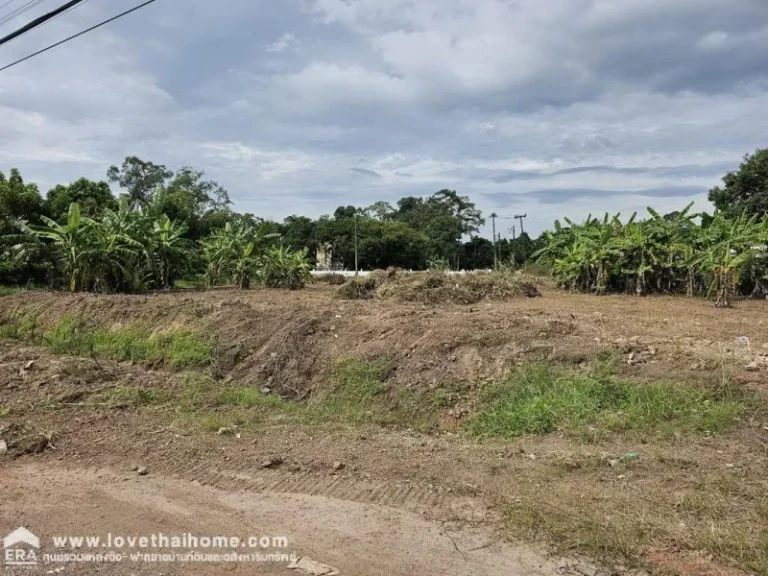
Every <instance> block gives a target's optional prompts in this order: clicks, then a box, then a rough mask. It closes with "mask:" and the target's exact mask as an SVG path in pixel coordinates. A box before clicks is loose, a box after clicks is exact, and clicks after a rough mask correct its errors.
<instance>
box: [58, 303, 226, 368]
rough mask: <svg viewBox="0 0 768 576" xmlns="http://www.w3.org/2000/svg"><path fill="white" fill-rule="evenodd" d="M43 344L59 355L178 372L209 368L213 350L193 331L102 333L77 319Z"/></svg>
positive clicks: (122, 330) (127, 329)
mask: <svg viewBox="0 0 768 576" xmlns="http://www.w3.org/2000/svg"><path fill="white" fill-rule="evenodd" d="M43 344H44V345H46V346H47V347H48V348H50V349H51V350H53V351H54V352H57V353H60V354H73V355H80V356H95V357H105V358H114V359H116V360H129V361H132V362H137V363H148V362H162V363H164V364H168V365H170V366H173V367H176V368H183V367H201V366H207V365H208V364H210V362H211V355H212V349H213V346H212V343H211V342H210V341H209V340H208V339H205V338H203V337H201V336H200V335H198V334H196V333H194V332H191V331H186V330H176V331H173V332H163V333H153V332H152V331H151V330H150V329H149V328H148V327H147V326H144V325H142V324H131V325H129V326H126V327H123V328H117V329H114V330H103V329H99V328H95V327H93V326H91V325H89V324H88V323H87V322H85V321H84V320H83V319H82V318H80V317H75V316H68V317H65V318H64V319H62V320H61V321H60V322H59V323H58V324H57V325H56V326H54V327H53V328H52V329H50V330H48V331H47V332H46V333H45V334H44V336H43Z"/></svg>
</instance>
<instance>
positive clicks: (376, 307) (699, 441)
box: [0, 285, 768, 575]
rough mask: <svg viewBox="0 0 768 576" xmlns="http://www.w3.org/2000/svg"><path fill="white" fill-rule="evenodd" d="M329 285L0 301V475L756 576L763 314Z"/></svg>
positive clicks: (610, 563) (764, 426)
mask: <svg viewBox="0 0 768 576" xmlns="http://www.w3.org/2000/svg"><path fill="white" fill-rule="evenodd" d="M336 290H337V288H336V287H334V286H321V285H314V286H311V287H310V288H308V289H307V290H305V291H302V292H287V291H286V292H282V291H274V290H270V291H265V290H252V291H245V292H240V291H234V290H219V291H211V292H184V293H167V294H156V295H147V296H91V295H66V294H50V293H38V292H35V293H24V294H12V295H8V296H3V297H2V298H0V335H2V338H3V339H2V340H0V438H1V439H3V440H5V441H6V443H7V445H8V449H9V451H8V454H6V455H5V456H0V467H7V468H8V470H11V469H13V470H14V471H15V472H14V473H23V471H24V470H30V469H33V468H34V467H35V466H39V465H45V464H48V465H51V466H66V467H67V468H71V469H75V470H82V471H86V470H91V469H99V468H109V469H110V470H112V471H113V473H115V474H118V475H120V474H127V475H130V470H131V467H132V466H133V465H134V464H140V465H142V466H146V467H147V468H148V469H149V470H150V475H152V476H153V477H155V476H156V477H168V478H171V477H173V478H177V479H180V480H197V481H199V482H201V483H204V484H209V485H211V486H212V487H215V488H216V489H218V490H224V491H238V490H246V491H251V492H257V493H265V494H266V493H269V494H271V493H288V494H311V495H322V496H328V497H331V498H335V499H337V500H343V501H348V502H356V503H368V504H371V505H374V506H388V507H394V508H397V509H399V510H403V511H405V512H407V513H409V514H412V513H415V514H419V515H421V516H422V517H424V518H426V519H427V520H429V521H430V522H434V523H436V525H439V526H443V527H445V528H446V529H447V530H449V532H450V530H468V529H470V528H471V529H473V530H481V531H482V532H483V533H484V534H493V535H494V536H493V539H494V540H493V541H494V542H495V544H494V545H497V544H498V542H502V541H504V540H508V541H509V542H517V543H519V542H521V541H523V542H528V543H530V545H531V546H532V547H533V549H534V550H535V551H536V553H546V552H548V553H554V554H555V555H557V557H564V558H570V559H574V558H575V559H576V560H568V561H560V563H559V564H558V565H554V564H553V565H551V566H549V568H547V569H548V570H550V572H546V571H544V572H543V573H558V572H556V570H571V572H567V571H566V572H561V573H574V574H578V573H579V572H578V571H575V570H592V571H593V572H594V571H595V570H602V571H604V572H605V573H610V572H609V570H610V569H611V568H615V569H617V570H618V571H619V572H620V573H626V572H627V571H629V570H632V569H637V570H645V571H648V572H651V573H658V574H675V573H677V574H690V575H693V574H697V575H698V574H728V575H729V574H741V573H766V572H768V544H766V543H768V505H766V502H768V481H767V480H766V478H768V474H766V473H767V472H768V466H767V465H766V462H767V461H768V455H767V454H766V450H768V409H767V408H766V406H768V399H767V391H768V346H766V345H768V314H766V310H765V302H760V301H743V302H739V303H738V304H737V307H736V308H734V309H732V310H718V309H715V308H713V307H712V305H711V303H709V302H706V301H703V300H698V299H686V298H682V297H650V298H635V297H629V296H605V297H594V296H587V295H573V294H565V293H560V292H555V291H553V290H550V289H546V288H542V289H541V290H542V292H543V297H541V298H526V297H520V298H515V299H513V300H508V301H492V302H480V303H475V304H471V305H456V304H451V305H441V306H434V305H424V304H421V303H418V302H413V303H409V302H397V301H392V300H376V299H374V300H362V301H360V300H342V299H339V298H337V296H336ZM29 466H32V467H33V468H25V467H29ZM83 473H84V474H85V472H83ZM62 496H63V495H62ZM457 533H458V532H457ZM462 534H464V532H462ZM484 543H485V542H481V543H480V544H478V545H484ZM467 546H468V547H470V548H471V547H472V546H469V545H467ZM459 548H461V546H460V547H459ZM456 553H457V554H459V556H461V554H467V551H466V550H465V549H462V550H461V552H456ZM319 560H321V561H322V558H319ZM344 562H345V561H344V558H341V559H340V560H338V562H337V563H340V565H344ZM578 562H580V564H579V567H578V569H576V568H568V567H567V566H570V565H571V564H573V563H578ZM592 563H595V564H594V565H592ZM566 565H567V566H566ZM349 566H352V564H349ZM601 567H602V568H601ZM616 567H618V568H616ZM355 568H357V569H359V567H358V566H357V565H355ZM401 568H402V570H403V571H406V568H405V567H401ZM472 569H481V565H477V566H474V567H472V566H468V567H467V570H468V572H467V573H471V570H472ZM395 573H398V572H395ZM513 573H514V572H513ZM521 573H525V572H521Z"/></svg>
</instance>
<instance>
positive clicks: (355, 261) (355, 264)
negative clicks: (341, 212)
mask: <svg viewBox="0 0 768 576" xmlns="http://www.w3.org/2000/svg"><path fill="white" fill-rule="evenodd" d="M357 270H358V268H357V208H355V276H357Z"/></svg>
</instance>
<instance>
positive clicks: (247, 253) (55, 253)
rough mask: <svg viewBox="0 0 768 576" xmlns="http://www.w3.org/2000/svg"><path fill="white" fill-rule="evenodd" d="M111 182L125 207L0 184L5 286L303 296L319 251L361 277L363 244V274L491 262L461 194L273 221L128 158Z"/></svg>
mask: <svg viewBox="0 0 768 576" xmlns="http://www.w3.org/2000/svg"><path fill="white" fill-rule="evenodd" d="M107 178H108V180H109V181H110V182H112V183H114V184H117V185H118V186H119V187H120V188H121V189H122V194H120V195H119V196H118V197H116V196H115V195H113V193H112V191H111V190H110V185H109V184H108V183H107V182H94V181H91V180H88V179H86V178H80V179H78V180H76V181H74V182H72V183H71V184H67V185H64V184H60V185H57V186H55V187H53V188H51V189H50V190H49V191H48V193H47V194H46V196H45V198H43V197H42V196H41V194H40V192H39V190H38V188H37V187H36V186H35V185H34V184H26V183H24V181H23V180H22V177H21V175H20V174H19V172H18V171H17V170H15V169H14V170H11V172H10V177H9V178H8V179H6V178H5V176H4V175H3V174H2V173H0V284H28V283H32V284H41V285H51V286H60V287H66V288H68V289H70V290H100V291H120V292H137V291H141V290H145V289H162V288H167V287H171V286H173V285H174V283H175V282H176V281H177V280H179V279H182V278H184V279H189V278H193V277H197V276H201V277H203V278H204V279H205V282H206V284H208V285H209V286H214V285H217V284H234V285H236V286H239V287H241V288H246V287H248V286H249V285H251V283H252V282H254V281H255V282H263V283H266V284H268V285H273V286H285V287H288V288H297V287H301V286H303V285H304V283H305V282H306V279H307V277H308V273H309V269H310V268H311V265H314V260H315V257H316V250H317V247H318V246H321V245H323V246H327V245H330V246H332V252H331V262H330V264H331V266H332V267H334V268H346V269H353V268H354V265H355V237H356V236H357V254H358V266H359V268H360V269H363V270H370V269H376V268H387V267H389V266H397V267H401V268H406V269H425V268H427V267H428V266H429V265H430V263H434V262H440V263H443V264H444V266H445V267H450V268H465V269H475V268H490V267H491V266H493V263H494V254H493V244H492V242H491V241H490V240H487V239H485V238H481V237H480V236H477V235H476V234H477V233H478V230H479V227H480V226H481V225H482V224H483V223H484V220H483V218H482V215H481V213H480V211H479V210H478V209H477V208H476V207H475V205H474V204H473V203H472V202H471V201H470V200H469V199H468V198H466V197H464V196H460V195H458V194H457V193H456V192H455V191H453V190H440V191H439V192H437V193H435V194H433V195H431V196H429V197H426V198H418V197H406V198H402V199H401V200H400V201H398V202H397V204H396V206H392V205H391V204H389V203H387V202H376V203H374V204H372V205H371V206H368V207H367V208H360V207H355V206H340V207H339V208H337V209H336V211H335V212H334V213H333V214H332V215H326V216H321V217H320V218H318V219H312V218H309V217H306V216H297V215H293V216H289V217H287V218H286V219H285V220H284V221H283V222H272V221H268V220H264V219H262V218H258V217H256V216H254V215H252V214H240V213H237V212H235V211H233V210H232V209H231V207H230V205H231V202H230V199H229V195H228V193H227V191H226V190H225V189H224V188H223V187H221V186H220V185H219V184H218V183H216V182H214V181H211V180H207V179H206V178H205V174H204V173H203V172H201V171H197V170H195V169H193V168H191V167H188V166H186V167H183V168H181V169H180V170H178V171H175V172H174V171H172V170H170V169H168V168H167V167H166V166H164V165H162V164H155V163H153V162H148V161H145V160H142V159H140V158H137V157H135V156H129V157H127V158H126V159H125V160H124V161H123V163H122V164H121V165H120V166H112V167H110V168H109V170H108V171H107ZM467 237H469V239H468V240H466V239H467ZM534 247H535V243H534V242H533V241H532V240H531V239H530V238H529V237H528V236H527V235H523V237H522V238H519V239H518V241H517V242H515V243H513V242H510V241H509V240H506V239H504V240H500V241H499V242H498V243H497V249H498V252H497V258H498V259H499V260H506V261H512V260H514V261H515V262H517V263H522V262H524V261H525V259H526V258H527V257H528V255H530V254H531V253H532V252H533V251H534Z"/></svg>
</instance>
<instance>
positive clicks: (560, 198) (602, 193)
mask: <svg viewBox="0 0 768 576" xmlns="http://www.w3.org/2000/svg"><path fill="white" fill-rule="evenodd" d="M706 192H707V189H706V188H702V187H700V186H666V187H658V188H646V189H643V190H599V189H591V188H550V189H545V190H535V191H533V192H528V195H530V196H532V197H534V198H535V199H536V200H538V201H539V202H541V203H542V204H564V203H567V202H570V201H573V200H580V199H584V198H611V199H614V198H617V197H618V198H620V197H622V196H644V197H646V198H678V197H680V198H685V197H689V196H697V195H700V194H705V193H706Z"/></svg>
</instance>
